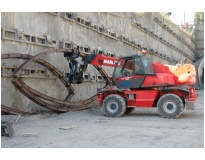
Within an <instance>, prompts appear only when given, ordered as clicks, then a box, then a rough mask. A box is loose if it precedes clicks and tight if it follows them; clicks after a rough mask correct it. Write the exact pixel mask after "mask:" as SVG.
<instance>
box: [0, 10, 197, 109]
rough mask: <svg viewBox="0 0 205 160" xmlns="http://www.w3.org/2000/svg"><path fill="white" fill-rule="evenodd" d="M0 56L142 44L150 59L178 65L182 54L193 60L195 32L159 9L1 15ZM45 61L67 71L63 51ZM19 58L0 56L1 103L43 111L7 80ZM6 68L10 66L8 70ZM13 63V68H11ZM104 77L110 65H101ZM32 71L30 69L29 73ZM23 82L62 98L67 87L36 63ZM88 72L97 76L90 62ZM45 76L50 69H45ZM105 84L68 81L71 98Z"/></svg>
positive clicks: (126, 49)
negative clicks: (171, 19)
mask: <svg viewBox="0 0 205 160" xmlns="http://www.w3.org/2000/svg"><path fill="white" fill-rule="evenodd" d="M1 27H2V28H1V32H2V37H1V54H6V53H24V54H31V55H33V56H34V55H36V54H38V53H40V52H43V51H46V50H49V49H52V48H60V47H63V48H67V47H78V48H79V49H80V50H81V51H84V52H86V53H91V52H94V51H95V50H99V49H102V50H103V51H104V53H105V54H109V55H111V54H112V55H116V56H121V55H122V56H125V55H132V54H141V49H143V48H145V49H147V50H148V51H149V52H148V57H149V58H150V59H151V61H153V62H156V61H159V62H161V63H166V64H172V65H174V64H177V63H179V62H180V60H181V59H182V58H183V57H186V58H187V61H186V62H187V63H192V62H193V60H194V59H195V35H194V34H190V33H189V32H187V31H185V30H183V29H182V28H179V27H178V26H176V25H175V24H174V23H172V22H171V21H170V20H169V18H168V17H166V16H165V15H163V14H161V13H157V12H156V13H148V12H147V13H97V12H96V13H89V12H86V13H77V12H75V13H70V12H51V13H50V12H49V13H47V12H45V13H44V12H40V13H39V12H36V13H25V12H24V13H20V12H18V13H15V12H14V13H8V12H2V13H1ZM45 60H46V61H48V62H49V63H51V64H52V65H54V66H55V67H56V68H57V69H59V70H60V71H61V72H63V73H64V74H66V73H68V72H69V67H68V63H67V61H66V59H65V58H64V57H63V55H62V54H58V53H55V54H52V55H49V56H46V57H45ZM23 62H24V60H11V59H9V60H2V61H1V64H2V77H1V80H2V83H1V88H2V90H1V93H2V94H1V95H2V96H1V100H2V104H3V105H5V106H8V107H13V108H17V109H22V110H24V111H32V112H39V111H44V110H46V109H44V108H42V107H40V106H38V105H37V104H35V103H33V102H31V101H30V100H28V99H27V98H26V97H25V96H23V95H22V94H21V93H19V91H18V90H16V89H15V88H14V86H13V85H12V84H11V83H10V80H11V79H10V78H9V75H10V74H11V73H12V71H13V70H14V69H15V67H16V66H19V65H20V64H22V63H23ZM9 67H10V68H9ZM12 67H13V68H12ZM103 68H105V70H106V72H107V73H108V74H109V75H112V71H113V68H111V67H103ZM31 70H35V71H31ZM28 72H29V75H23V77H22V80H23V81H25V83H27V84H29V85H31V86H32V87H33V88H36V89H37V90H39V91H42V93H46V94H48V95H50V96H53V97H56V98H59V99H63V98H64V97H65V96H66V94H67V93H66V91H65V89H64V87H63V85H61V84H60V83H59V82H58V79H56V78H55V77H52V75H51V76H50V77H48V76H47V72H48V71H47V70H46V69H44V68H43V67H42V66H40V65H38V64H34V65H32V66H31V68H30V70H29V71H28ZM87 73H90V74H91V75H92V77H95V76H97V75H99V73H98V71H96V70H95V69H94V67H92V66H89V67H88V70H87ZM48 74H49V73H48ZM103 85H104V82H98V81H95V80H94V81H88V82H85V83H83V84H80V85H73V86H74V88H75V92H76V95H75V96H74V97H73V99H72V100H73V101H76V100H81V99H87V98H89V97H91V96H92V95H94V94H95V93H96V90H97V88H100V87H102V86H103Z"/></svg>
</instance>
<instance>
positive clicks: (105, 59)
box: [90, 54, 119, 67]
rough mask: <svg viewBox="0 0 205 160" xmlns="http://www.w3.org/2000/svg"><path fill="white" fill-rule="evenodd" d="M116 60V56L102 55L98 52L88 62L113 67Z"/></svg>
mask: <svg viewBox="0 0 205 160" xmlns="http://www.w3.org/2000/svg"><path fill="white" fill-rule="evenodd" d="M118 60H119V58H116V57H109V56H104V55H103V54H98V55H97V56H96V57H95V58H94V59H93V60H92V62H90V64H92V65H101V66H102V65H104V66H111V67H115V66H116V63H117V61H118Z"/></svg>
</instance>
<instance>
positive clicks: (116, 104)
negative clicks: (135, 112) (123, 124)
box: [102, 94, 126, 117]
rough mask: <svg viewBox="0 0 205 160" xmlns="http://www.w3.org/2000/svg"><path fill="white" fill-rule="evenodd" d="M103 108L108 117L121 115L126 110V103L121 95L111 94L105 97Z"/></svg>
mask: <svg viewBox="0 0 205 160" xmlns="http://www.w3.org/2000/svg"><path fill="white" fill-rule="evenodd" d="M102 108H103V112H104V113H105V115H106V116H107V117H120V116H122V115H123V114H124V112H125V110H126V103H125V100H124V98H122V97H121V96H119V95H117V94H111V95H109V96H107V97H106V98H105V99H104V101H103V104H102Z"/></svg>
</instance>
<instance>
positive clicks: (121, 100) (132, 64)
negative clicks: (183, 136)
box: [64, 50, 197, 118]
mask: <svg viewBox="0 0 205 160" xmlns="http://www.w3.org/2000/svg"><path fill="white" fill-rule="evenodd" d="M142 53H143V54H142V55H137V54H135V55H132V56H125V57H120V58H116V57H109V56H105V55H103V54H102V52H101V53H100V54H89V55H84V56H82V61H81V63H80V64H79V63H78V61H77V60H75V59H76V58H78V57H79V56H80V54H74V52H66V53H64V57H66V58H67V60H68V62H69V66H70V70H71V72H70V73H69V74H68V77H67V81H68V82H69V83H76V84H79V83H82V82H83V75H84V72H85V70H86V69H87V65H88V64H92V65H98V66H102V65H105V66H111V67H115V69H114V72H113V75H112V78H111V81H112V85H110V86H109V87H106V88H105V89H98V93H97V94H96V101H97V102H98V103H99V104H100V106H102V110H103V112H104V114H105V115H106V116H107V117H120V116H122V115H123V114H128V113H131V112H132V111H133V110H134V109H135V108H140V107H141V108H152V107H157V108H158V112H159V114H160V115H161V116H162V117H164V118H178V117H179V116H180V115H181V114H182V112H183V110H184V109H187V110H193V109H194V107H195V101H196V99H197V95H196V93H195V88H193V87H192V86H191V85H193V84H194V83H195V82H196V71H195V67H194V66H193V65H192V64H183V63H182V64H178V65H176V66H172V65H164V64H161V63H159V62H155V63H151V62H150V60H149V59H148V57H147V56H146V51H145V50H142ZM182 86H183V87H182ZM184 87H185V88H184Z"/></svg>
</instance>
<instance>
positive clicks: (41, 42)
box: [37, 37, 45, 44]
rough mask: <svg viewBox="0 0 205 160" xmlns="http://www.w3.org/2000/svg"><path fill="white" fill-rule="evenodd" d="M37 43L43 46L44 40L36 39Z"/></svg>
mask: <svg viewBox="0 0 205 160" xmlns="http://www.w3.org/2000/svg"><path fill="white" fill-rule="evenodd" d="M37 43H39V44H45V39H44V38H40V37H37Z"/></svg>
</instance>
